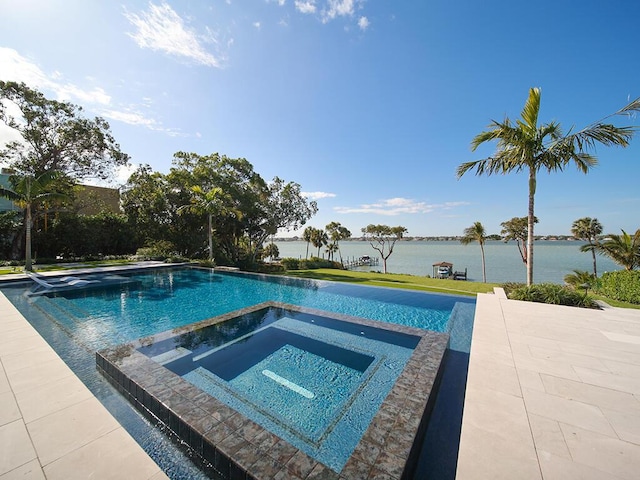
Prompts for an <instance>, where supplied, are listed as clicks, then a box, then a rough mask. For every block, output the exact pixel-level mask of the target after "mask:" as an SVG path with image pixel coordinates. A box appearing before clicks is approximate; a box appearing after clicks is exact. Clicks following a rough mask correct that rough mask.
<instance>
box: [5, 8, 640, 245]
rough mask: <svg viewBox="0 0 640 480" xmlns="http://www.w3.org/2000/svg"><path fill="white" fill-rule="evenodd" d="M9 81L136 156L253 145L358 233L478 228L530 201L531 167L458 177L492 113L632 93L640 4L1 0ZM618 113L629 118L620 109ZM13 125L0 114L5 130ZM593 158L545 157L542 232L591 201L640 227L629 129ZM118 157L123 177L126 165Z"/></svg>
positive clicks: (608, 106) (270, 173)
mask: <svg viewBox="0 0 640 480" xmlns="http://www.w3.org/2000/svg"><path fill="white" fill-rule="evenodd" d="M0 12H2V14H1V15H0V79H2V80H17V81H24V82H26V83H27V84H28V85H30V86H32V87H34V88H38V89H39V90H41V91H42V92H43V93H45V95H47V96H48V97H49V98H56V99H64V100H68V101H71V102H73V103H76V104H78V105H82V106H83V107H84V109H85V113H86V114H87V115H88V116H94V115H99V116H102V117H104V118H105V119H107V120H108V121H109V123H110V125H111V130H112V132H113V134H114V136H115V137H116V140H117V141H118V142H119V143H120V145H121V148H122V150H123V151H125V152H126V153H128V154H129V155H130V156H131V160H132V163H133V164H134V165H138V164H149V165H151V166H152V167H153V168H154V169H155V170H157V171H161V172H168V170H169V168H170V166H171V161H172V158H173V154H174V153H175V152H177V151H187V152H196V153H199V154H203V155H206V154H209V153H214V152H219V153H221V154H225V155H227V156H229V157H244V158H246V159H247V160H249V161H250V162H251V163H252V164H253V165H254V168H255V170H256V171H257V172H258V173H260V174H261V175H262V176H263V177H264V178H265V179H267V180H269V179H272V178H273V177H274V176H279V177H281V178H283V179H285V180H287V181H290V180H291V181H295V182H297V183H299V184H300V185H301V187H302V191H303V192H305V194H306V195H308V196H309V198H313V199H315V200H316V201H317V202H318V206H319V212H318V214H317V215H316V216H315V217H314V218H312V219H311V220H310V222H309V223H308V225H312V226H315V227H324V226H325V225H326V224H327V223H329V222H331V221H338V222H340V223H341V224H342V225H344V226H346V227H347V228H349V229H350V230H351V232H352V233H353V234H354V235H358V234H359V233H360V229H361V228H362V227H365V226H366V225H368V224H370V223H374V224H378V223H381V224H387V225H390V226H396V225H402V226H405V227H406V228H407V229H408V234H409V235H412V236H427V235H460V234H461V233H462V231H463V230H464V228H466V227H468V226H470V225H471V224H473V223H474V222H475V221H480V222H482V223H483V224H484V225H485V228H486V230H487V232H488V233H499V231H500V223H501V222H503V221H505V220H508V219H510V218H512V217H515V216H525V215H526V213H527V178H526V175H525V174H510V175H507V176H493V177H476V176H475V175H473V174H467V175H466V176H465V177H463V178H462V179H460V180H458V179H456V176H455V171H456V167H457V166H458V165H459V164H461V163H463V162H466V161H470V160H476V159H480V158H484V157H486V156H488V155H491V154H492V153H493V151H494V145H489V146H487V147H486V148H484V147H483V148H481V149H479V150H478V151H476V152H475V153H473V152H471V151H470V148H469V145H470V142H471V139H472V138H473V137H474V136H475V135H476V134H478V133H480V132H481V131H483V130H484V129H485V128H486V126H487V125H488V124H489V122H490V121H491V120H494V119H495V120H503V119H504V117H505V116H508V117H510V118H512V119H516V118H517V117H518V116H519V114H520V111H521V109H522V106H523V105H524V102H525V100H526V98H527V95H528V90H529V88H531V87H540V88H542V110H541V116H540V120H541V121H542V122H549V121H552V120H556V121H559V122H560V123H561V124H562V125H563V126H564V127H565V129H569V128H570V127H572V126H573V127H574V128H582V127H584V126H586V125H588V124H589V123H591V122H593V121H596V120H599V119H600V118H602V117H604V116H606V115H608V114H610V113H612V112H614V111H616V110H617V109H619V108H620V107H622V106H624V105H625V104H626V103H627V102H628V101H629V100H631V99H634V98H637V97H639V96H640V80H639V76H638V70H639V68H640V67H639V65H640V62H639V59H640V58H639V57H640V50H639V49H638V34H637V32H638V30H637V20H638V19H639V18H640V2H635V1H631V0H628V1H622V0H612V1H609V2H602V1H593V0H585V1H582V2H579V3H577V2H575V1H571V0H554V1H547V0H541V1H537V2H524V1H513V0H511V1H495V0H488V1H483V2H478V1H476V0H468V1H449V0H437V1H426V0H425V1H415V0H411V1H409V0H393V1H392V0H315V1H314V0H242V1H241V0H190V1H177V0H172V1H160V0H153V1H151V2H149V1H124V2H113V1H97V0H64V1H62V0H0ZM617 123H618V124H620V125H623V124H627V125H628V124H634V125H635V124H640V120H638V119H636V118H620V119H619V120H618V121H617ZM9 138H11V132H8V131H7V130H6V128H5V129H0V141H2V140H7V139H9ZM595 153H596V155H597V156H598V159H599V162H600V164H599V166H598V167H596V168H595V169H593V170H592V171H591V172H590V173H589V174H588V175H584V174H581V173H578V172H577V171H576V170H575V168H573V167H569V168H568V169H567V170H566V171H565V172H562V173H556V174H552V175H548V174H546V173H541V174H540V176H539V180H538V191H537V195H536V202H537V203H536V216H537V217H538V218H539V220H540V222H539V224H538V225H537V226H536V233H538V234H546V235H548V234H568V233H569V231H570V227H571V223H572V222H573V221H574V220H575V219H577V218H581V217H585V216H590V217H595V218H598V219H599V220H600V222H601V223H602V224H603V225H604V228H605V231H607V232H612V233H620V229H625V230H626V231H635V230H636V229H637V228H640V214H639V213H638V212H640V189H638V187H637V184H638V178H640V161H639V160H640V158H639V154H640V137H638V138H637V139H636V140H635V141H634V142H632V144H631V146H630V147H628V148H626V149H621V148H605V147H601V148H598V149H597V151H596V152H595ZM126 176H127V174H126V172H121V175H120V180H119V182H120V183H122V182H123V179H126Z"/></svg>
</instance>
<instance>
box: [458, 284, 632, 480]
mask: <svg viewBox="0 0 640 480" xmlns="http://www.w3.org/2000/svg"><path fill="white" fill-rule="evenodd" d="M638 472H640V310H631V309H620V308H612V307H607V308H604V309H603V310H587V309H581V308H572V307H562V306H553V305H545V304H535V303H529V302H519V301H514V300H507V298H506V297H505V296H504V292H503V291H502V289H497V290H496V292H495V294H494V295H492V294H480V295H478V302H477V306H476V314H475V323H474V330H473V340H472V344H471V355H470V365H469V374H468V380H467V393H466V397H465V405H464V415H463V424H462V436H461V441H460V451H459V457H458V470H457V477H456V478H457V479H458V480H468V479H469V480H471V479H473V480H483V479H487V480H488V479H491V480H496V479H513V478H518V479H521V480H527V479H532V480H537V479H545V480H555V479H563V480H567V479H585V480H589V479H593V480H595V479H598V480H603V479H637V478H638V475H639V473H638Z"/></svg>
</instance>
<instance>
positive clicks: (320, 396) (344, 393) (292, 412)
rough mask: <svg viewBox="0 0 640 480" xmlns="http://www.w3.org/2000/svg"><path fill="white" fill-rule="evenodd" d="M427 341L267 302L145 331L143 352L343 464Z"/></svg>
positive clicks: (316, 454)
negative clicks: (167, 329)
mask: <svg viewBox="0 0 640 480" xmlns="http://www.w3.org/2000/svg"><path fill="white" fill-rule="evenodd" d="M262 312H264V314H263V313H262ZM239 325H241V326H242V328H235V327H238V326H239ZM251 325H253V328H254V330H253V331H252V332H250V333H245V332H246V330H247V329H250V328H251ZM221 331H224V332H229V331H231V332H233V333H232V334H231V337H232V338H231V339H229V335H224V336H223V335H220V334H219V333H220V332H221ZM348 331H351V332H352V333H347V332H348ZM165 335H170V334H169V333H165ZM222 338H225V340H228V341H227V343H225V344H221V342H222ZM419 341H420V337H417V336H414V335H409V334H403V333H400V332H392V331H388V330H382V329H378V328H373V327H369V326H364V325H359V324H350V323H348V322H344V321H340V320H336V319H331V318H327V317H326V316H322V315H317V314H310V313H302V312H293V311H287V310H280V309H265V310H259V311H258V312H253V313H252V314H245V315H241V316H239V317H238V318H235V319H231V320H227V321H225V322H222V323H216V324H214V325H210V326H207V327H204V328H196V329H195V330H193V331H189V332H188V333H181V334H179V335H176V336H171V335H170V336H169V337H168V338H164V339H162V340H160V341H154V340H153V339H144V340H143V341H142V342H141V343H143V344H144V345H143V346H142V347H140V348H138V351H140V352H141V353H144V354H145V355H147V356H148V357H149V358H151V359H152V360H154V361H156V362H158V363H160V364H162V365H163V366H164V367H166V368H167V369H169V370H171V371H172V372H174V373H176V374H178V375H180V376H182V378H183V379H185V380H187V381H188V382H190V383H191V384H193V385H195V386H197V387H199V388H200V389H201V390H203V391H204V392H206V393H209V394H210V395H212V396H213V397H215V398H217V399H219V400H221V401H222V402H224V403H225V404H226V405H228V406H230V407H231V408H233V409H234V410H236V411H239V412H240V413H242V414H243V415H245V416H246V417H248V418H250V419H252V420H253V421H255V422H256V423H258V424H259V425H261V426H263V427H264V428H266V429H268V430H269V431H271V432H272V433H275V434H276V435H278V436H279V437H281V438H284V439H285V440H287V441H288V442H289V443H291V444H292V445H294V446H295V447H296V448H298V449H300V450H302V451H303V452H305V453H306V454H308V455H309V456H311V457H313V458H315V459H316V460H318V461H320V462H322V463H323V464H325V465H327V466H329V467H330V468H332V469H333V470H334V471H335V472H340V471H341V469H342V468H343V467H344V465H345V463H346V462H347V460H348V459H349V457H350V455H351V454H352V452H353V450H354V448H355V447H356V445H357V444H358V442H359V441H360V438H361V437H362V435H363V433H364V432H365V430H366V429H367V426H368V425H369V423H370V422H371V419H372V418H373V416H374V415H375V413H376V412H377V411H378V409H379V407H380V405H381V404H382V402H383V400H384V399H385V397H386V396H387V394H388V393H389V391H390V390H391V388H392V387H393V384H394V382H395V381H396V379H397V378H398V376H399V375H400V373H401V372H402V370H403V368H404V367H405V365H406V363H407V361H408V359H409V358H410V357H411V355H412V353H413V351H414V348H415V347H416V346H417V344H418V342H419Z"/></svg>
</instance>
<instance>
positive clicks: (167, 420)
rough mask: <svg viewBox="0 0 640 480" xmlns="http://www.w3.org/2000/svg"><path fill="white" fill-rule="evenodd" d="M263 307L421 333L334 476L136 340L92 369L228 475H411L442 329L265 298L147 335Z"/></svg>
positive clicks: (444, 341)
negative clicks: (157, 359) (154, 357)
mask: <svg viewBox="0 0 640 480" xmlns="http://www.w3.org/2000/svg"><path fill="white" fill-rule="evenodd" d="M268 307H275V308H283V309H286V310H293V311H298V312H302V313H311V314H317V315H322V316H325V317H329V318H333V319H337V320H342V321H347V322H351V323H357V324H361V325H366V326H371V327H375V328H381V329H384V330H390V331H395V332H401V333H406V334H410V335H415V336H418V337H420V341H419V343H418V345H417V346H416V348H415V349H414V351H413V354H412V355H411V357H410V358H409V360H408V361H407V364H406V365H405V368H404V369H403V371H402V372H401V374H400V376H399V377H398V378H397V380H396V382H395V384H394V386H393V387H392V389H391V391H390V392H389V394H388V395H387V397H386V398H385V400H384V401H383V403H382V405H381V406H380V408H379V409H378V411H377V412H376V414H375V415H374V418H373V419H372V421H371V423H370V425H369V427H368V428H367V430H366V432H365V433H364V435H363V436H362V438H361V439H360V441H359V442H358V444H357V446H356V448H355V450H354V452H353V453H352V455H351V457H350V458H349V460H348V461H347V463H346V464H345V466H344V468H343V469H342V470H341V472H340V473H339V474H337V473H335V472H334V471H333V470H331V469H329V468H328V467H326V466H324V465H323V464H321V463H320V462H318V461H316V460H314V459H313V458H311V457H309V456H308V455H307V454H306V453H304V452H302V451H300V450H298V449H297V448H296V447H294V446H292V445H291V444H289V443H288V442H286V441H285V440H283V439H280V438H279V437H278V436H276V435H274V434H273V433H271V432H269V431H268V430H266V429H264V428H263V427H261V426H260V425H258V424H257V423H255V422H253V421H252V420H250V419H248V418H247V417H245V416H244V415H242V414H241V413H239V412H236V411H235V410H233V409H232V408H230V407H227V406H226V405H225V404H223V403H222V402H220V401H219V400H217V399H216V398H214V397H212V396H210V395H209V394H207V393H205V392H203V391H202V390H200V389H199V388H197V387H195V386H194V385H192V384H190V383H189V382H187V381H186V380H184V379H182V378H181V377H179V376H178V375H176V374H174V373H172V372H170V371H169V370H168V369H166V368H165V367H163V366H162V365H159V364H158V363H156V362H154V361H153V360H151V359H150V358H148V357H147V356H146V355H144V354H142V353H140V352H138V351H137V350H136V348H137V346H139V345H140V344H139V343H137V342H132V343H127V344H124V345H120V346H117V347H111V348H108V349H105V350H101V351H100V352H97V353H96V362H97V367H98V370H99V371H100V373H102V374H103V375H104V376H105V378H107V379H108V380H109V381H110V382H111V383H112V384H113V385H114V386H115V387H116V388H117V389H118V390H119V391H120V392H121V393H122V394H123V395H124V396H125V397H127V398H128V400H129V401H130V402H131V403H132V404H133V405H134V406H135V407H136V408H137V409H138V410H140V411H141V412H142V413H143V414H145V415H147V416H148V417H149V418H152V419H154V420H156V421H158V420H159V421H161V422H162V423H163V424H165V425H166V426H167V427H168V428H169V429H170V430H171V431H172V432H174V433H175V434H176V435H177V436H178V437H179V438H181V439H182V440H183V441H185V442H186V443H188V444H189V445H190V447H191V449H192V450H193V452H194V453H195V454H196V455H197V456H198V457H200V458H201V459H203V460H204V462H203V463H204V464H205V465H206V464H208V465H209V466H210V468H213V469H214V470H215V471H217V472H219V473H221V474H223V475H225V476H227V477H228V478H241V479H268V478H273V479H278V478H290V479H304V478H324V479H336V480H337V479H342V480H346V479H352V478H363V479H373V478H376V479H401V478H412V475H413V472H414V470H415V468H416V464H417V458H418V455H419V453H420V446H421V443H422V442H421V440H422V438H423V437H424V434H425V432H426V428H427V424H428V419H429V413H430V411H431V410H432V408H433V404H434V403H435V397H436V393H437V388H438V386H439V381H440V375H441V365H442V362H443V359H444V355H445V352H446V348H447V345H448V342H449V335H448V334H446V333H438V332H433V331H429V330H423V329H418V328H413V327H407V326H403V325H396V324H388V323H384V322H377V321H373V320H368V319H364V318H358V317H352V316H348V315H343V314H337V313H333V312H326V311H322V310H316V309H311V308H306V307H299V306H295V305H290V304H285V303H281V302H264V303H260V304H258V305H254V306H252V307H248V308H244V309H241V310H236V311H234V312H229V313H227V314H224V315H220V316H217V317H214V318H212V319H208V320H204V321H201V322H197V323H194V324H191V325H187V326H184V327H180V328H177V329H174V330H171V331H169V332H162V333H160V334H158V335H154V339H157V338H162V337H166V336H168V335H175V334H176V333H185V332H188V331H191V330H193V329H195V328H201V327H203V326H207V325H213V324H216V323H220V322H224V321H226V320H229V319H231V318H234V317H237V316H239V315H243V314H247V313H251V312H254V311H257V310H260V309H264V308H268ZM142 341H144V340H142Z"/></svg>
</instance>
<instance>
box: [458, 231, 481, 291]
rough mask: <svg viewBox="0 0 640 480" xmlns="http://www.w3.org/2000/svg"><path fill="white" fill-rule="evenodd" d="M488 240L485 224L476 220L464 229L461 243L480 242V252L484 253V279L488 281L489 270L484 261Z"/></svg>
mask: <svg viewBox="0 0 640 480" xmlns="http://www.w3.org/2000/svg"><path fill="white" fill-rule="evenodd" d="M486 240H487V236H486V233H485V230H484V226H483V225H482V223H480V222H475V223H474V224H473V225H471V226H470V227H468V228H465V229H464V233H463V236H462V238H461V239H460V243H462V244H463V245H469V244H470V243H471V242H478V243H479V244H480V252H481V253H482V281H483V282H484V283H487V271H486V269H485V263H484V242H485V241H486Z"/></svg>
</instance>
